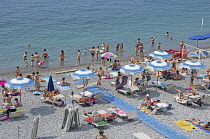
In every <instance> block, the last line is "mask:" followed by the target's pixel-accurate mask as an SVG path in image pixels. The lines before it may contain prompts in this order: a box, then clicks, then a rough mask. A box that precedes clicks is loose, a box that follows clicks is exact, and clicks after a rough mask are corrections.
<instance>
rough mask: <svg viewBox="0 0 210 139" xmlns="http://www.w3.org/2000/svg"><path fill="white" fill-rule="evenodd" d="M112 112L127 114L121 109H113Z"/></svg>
mask: <svg viewBox="0 0 210 139" xmlns="http://www.w3.org/2000/svg"><path fill="white" fill-rule="evenodd" d="M114 112H116V113H118V114H127V113H126V112H125V111H123V110H114Z"/></svg>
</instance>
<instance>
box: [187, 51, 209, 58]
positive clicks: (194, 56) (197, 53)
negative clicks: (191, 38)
mask: <svg viewBox="0 0 210 139" xmlns="http://www.w3.org/2000/svg"><path fill="white" fill-rule="evenodd" d="M190 57H191V58H199V57H200V58H206V56H205V55H204V54H203V53H202V52H200V53H199V52H195V53H194V54H190Z"/></svg>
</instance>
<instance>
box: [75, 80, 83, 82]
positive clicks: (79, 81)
mask: <svg viewBox="0 0 210 139" xmlns="http://www.w3.org/2000/svg"><path fill="white" fill-rule="evenodd" d="M74 83H83V80H79V81H74Z"/></svg>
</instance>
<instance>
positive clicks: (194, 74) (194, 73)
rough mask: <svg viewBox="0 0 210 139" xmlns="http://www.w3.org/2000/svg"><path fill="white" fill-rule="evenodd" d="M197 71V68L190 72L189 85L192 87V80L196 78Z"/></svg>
mask: <svg viewBox="0 0 210 139" xmlns="http://www.w3.org/2000/svg"><path fill="white" fill-rule="evenodd" d="M198 71H199V70H197V71H196V72H193V71H192V72H191V76H190V87H192V86H193V81H194V79H195V78H196V76H197V74H198Z"/></svg>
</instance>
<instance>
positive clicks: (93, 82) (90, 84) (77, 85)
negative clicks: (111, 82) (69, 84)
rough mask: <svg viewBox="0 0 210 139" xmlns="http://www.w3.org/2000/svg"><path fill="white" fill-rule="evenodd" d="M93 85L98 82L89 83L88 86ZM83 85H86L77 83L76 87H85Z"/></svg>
mask: <svg viewBox="0 0 210 139" xmlns="http://www.w3.org/2000/svg"><path fill="white" fill-rule="evenodd" d="M92 85H97V82H92V83H88V85H87V86H92ZM83 87H84V85H83V84H81V85H77V86H76V88H78V89H80V88H83Z"/></svg>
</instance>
